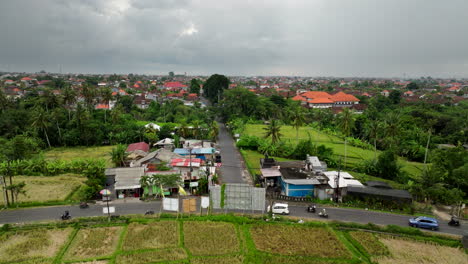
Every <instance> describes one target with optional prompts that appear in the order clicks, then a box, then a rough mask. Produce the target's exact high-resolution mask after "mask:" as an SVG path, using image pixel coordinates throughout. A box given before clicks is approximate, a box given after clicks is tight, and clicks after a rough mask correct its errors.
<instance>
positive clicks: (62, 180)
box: [0, 174, 86, 204]
mask: <svg viewBox="0 0 468 264" xmlns="http://www.w3.org/2000/svg"><path fill="white" fill-rule="evenodd" d="M84 181H86V177H83V176H81V175H77V174H62V175H58V176H15V177H13V183H19V182H25V183H26V186H25V187H24V189H25V191H26V193H25V195H23V194H20V195H18V202H20V203H21V202H48V201H63V200H65V198H66V197H67V196H68V195H70V194H71V192H73V191H74V190H76V189H77V188H78V187H79V186H81V185H83V183H84ZM3 199H4V198H3V195H0V204H1V203H3Z"/></svg>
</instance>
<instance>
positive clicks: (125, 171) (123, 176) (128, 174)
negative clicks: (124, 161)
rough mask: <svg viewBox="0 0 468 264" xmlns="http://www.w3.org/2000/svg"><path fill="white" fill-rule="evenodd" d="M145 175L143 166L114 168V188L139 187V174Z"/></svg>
mask: <svg viewBox="0 0 468 264" xmlns="http://www.w3.org/2000/svg"><path fill="white" fill-rule="evenodd" d="M143 175H145V168H143V167H135V168H116V169H115V185H114V186H115V190H127V189H136V188H140V179H141V176H143Z"/></svg>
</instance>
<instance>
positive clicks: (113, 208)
mask: <svg viewBox="0 0 468 264" xmlns="http://www.w3.org/2000/svg"><path fill="white" fill-rule="evenodd" d="M102 213H103V214H113V213H115V207H114V206H111V207H109V211H107V207H103V208H102Z"/></svg>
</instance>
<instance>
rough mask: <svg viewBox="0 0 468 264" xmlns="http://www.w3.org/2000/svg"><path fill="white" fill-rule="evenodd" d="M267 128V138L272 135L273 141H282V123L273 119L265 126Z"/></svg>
mask: <svg viewBox="0 0 468 264" xmlns="http://www.w3.org/2000/svg"><path fill="white" fill-rule="evenodd" d="M263 130H265V131H266V132H265V138H268V137H271V143H272V144H276V142H278V141H280V139H281V137H282V136H283V135H282V134H281V133H280V131H281V125H280V123H279V121H278V120H277V119H272V120H271V121H270V124H269V125H268V126H267V127H265V128H263Z"/></svg>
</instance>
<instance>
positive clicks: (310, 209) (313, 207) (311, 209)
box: [307, 204, 317, 213]
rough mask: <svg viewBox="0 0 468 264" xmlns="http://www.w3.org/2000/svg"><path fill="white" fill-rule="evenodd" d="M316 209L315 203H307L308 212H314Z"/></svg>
mask: <svg viewBox="0 0 468 264" xmlns="http://www.w3.org/2000/svg"><path fill="white" fill-rule="evenodd" d="M316 210H317V206H315V204H312V205H309V207H307V212H309V213H315V211H316Z"/></svg>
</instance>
